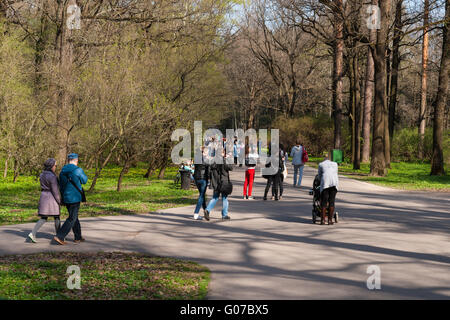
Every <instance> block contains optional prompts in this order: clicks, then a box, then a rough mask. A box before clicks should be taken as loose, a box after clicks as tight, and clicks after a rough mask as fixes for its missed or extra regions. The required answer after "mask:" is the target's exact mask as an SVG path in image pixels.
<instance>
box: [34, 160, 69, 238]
mask: <svg viewBox="0 0 450 320" xmlns="http://www.w3.org/2000/svg"><path fill="white" fill-rule="evenodd" d="M55 170H56V160H55V159H53V158H50V159H48V160H47V161H45V163H44V171H43V172H42V173H41V175H40V177H39V181H40V183H41V197H40V199H39V208H38V215H39V216H40V217H41V219H40V220H39V221H38V222H36V225H35V226H34V228H33V231H31V233H30V234H29V235H28V238H29V239H30V240H31V241H32V242H33V243H36V242H37V241H36V233H37V232H38V230H39V229H40V228H41V227H42V225H43V224H44V223H45V222H47V219H48V217H53V218H54V219H55V231H56V232H58V230H59V228H60V226H61V220H60V218H59V216H60V206H61V194H60V193H59V183H58V177H57V176H56V174H55Z"/></svg>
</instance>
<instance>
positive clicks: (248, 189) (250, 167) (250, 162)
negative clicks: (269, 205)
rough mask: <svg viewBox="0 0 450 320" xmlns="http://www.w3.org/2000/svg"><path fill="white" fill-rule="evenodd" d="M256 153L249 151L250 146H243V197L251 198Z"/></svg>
mask: <svg viewBox="0 0 450 320" xmlns="http://www.w3.org/2000/svg"><path fill="white" fill-rule="evenodd" d="M257 159H258V155H257V154H254V153H250V146H249V145H248V144H247V145H246V146H245V167H246V168H247V170H245V181H244V199H250V200H253V199H254V198H253V196H252V189H253V181H254V180H255V169H256V162H257Z"/></svg>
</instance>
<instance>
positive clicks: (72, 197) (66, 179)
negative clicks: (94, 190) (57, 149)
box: [53, 153, 88, 245]
mask: <svg viewBox="0 0 450 320" xmlns="http://www.w3.org/2000/svg"><path fill="white" fill-rule="evenodd" d="M68 160H69V163H68V164H66V165H65V166H64V167H63V168H62V170H61V173H60V174H59V181H60V190H61V196H62V199H63V202H64V204H65V205H66V207H67V211H69V217H68V218H67V219H66V221H65V222H64V224H63V226H62V227H61V228H60V229H59V230H58V233H57V234H56V236H55V237H54V238H53V239H54V240H55V241H56V242H57V243H58V244H60V245H65V244H67V243H66V242H65V241H64V239H65V238H66V236H67V234H68V233H69V232H70V230H73V233H74V235H75V239H74V242H75V243H79V242H83V241H84V238H83V237H82V236H81V225H80V221H79V220H78V211H79V210H80V203H81V202H85V201H86V198H85V196H84V191H83V189H82V186H81V185H82V184H86V183H87V181H88V177H87V176H86V174H85V173H84V171H83V169H81V168H80V167H78V155H77V154H76V153H71V154H69V156H68Z"/></svg>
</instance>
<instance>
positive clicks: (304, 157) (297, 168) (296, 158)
mask: <svg viewBox="0 0 450 320" xmlns="http://www.w3.org/2000/svg"><path fill="white" fill-rule="evenodd" d="M291 157H292V165H293V166H294V187H296V186H297V187H300V185H301V184H302V178H303V168H304V165H305V163H306V162H307V161H308V153H307V152H306V148H305V147H304V146H303V144H301V143H300V141H298V140H297V141H296V145H295V146H294V147H293V148H292V150H291ZM297 177H298V179H297Z"/></svg>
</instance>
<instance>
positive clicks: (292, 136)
mask: <svg viewBox="0 0 450 320" xmlns="http://www.w3.org/2000/svg"><path fill="white" fill-rule="evenodd" d="M272 127H273V128H276V129H279V130H280V143H282V144H283V145H284V146H285V147H287V148H291V147H292V146H293V145H295V142H296V140H297V139H299V140H300V141H301V143H303V145H304V146H305V147H306V148H307V150H308V153H309V154H311V155H319V154H321V153H322V152H323V151H324V150H330V149H331V147H332V146H333V134H334V133H333V132H334V131H333V130H334V129H333V128H334V126H333V122H332V119H330V118H329V117H328V116H326V115H323V116H319V117H318V118H313V117H310V116H304V117H301V118H291V119H286V118H285V117H284V116H280V117H278V118H277V119H276V120H275V121H274V123H273V125H272Z"/></svg>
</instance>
